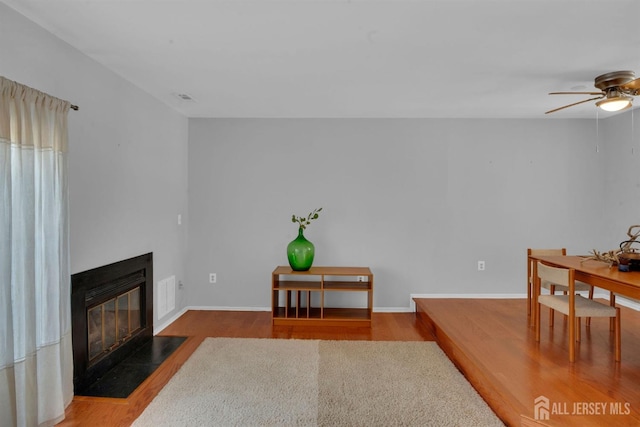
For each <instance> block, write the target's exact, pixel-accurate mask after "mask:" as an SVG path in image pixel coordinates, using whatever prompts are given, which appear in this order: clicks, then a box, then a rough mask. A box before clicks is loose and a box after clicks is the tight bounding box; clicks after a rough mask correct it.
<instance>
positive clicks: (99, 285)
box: [71, 253, 153, 394]
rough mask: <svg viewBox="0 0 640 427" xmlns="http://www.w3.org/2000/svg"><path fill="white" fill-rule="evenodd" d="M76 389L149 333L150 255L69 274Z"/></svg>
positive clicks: (133, 348) (128, 352) (78, 391)
mask: <svg viewBox="0 0 640 427" xmlns="http://www.w3.org/2000/svg"><path fill="white" fill-rule="evenodd" d="M71 317H72V333H73V367H74V378H73V382H74V389H75V392H76V394H81V393H82V391H83V390H84V389H86V388H87V387H89V386H91V384H93V383H94V382H95V381H96V380H97V379H98V378H100V377H101V376H102V375H104V374H105V373H106V372H107V371H109V370H110V369H111V368H113V367H114V366H116V365H117V364H118V363H120V362H121V361H123V360H124V359H125V358H127V357H128V356H129V355H131V354H132V353H133V352H135V351H136V350H137V349H139V348H140V347H142V346H144V345H145V344H146V343H148V342H149V341H150V340H151V339H152V337H153V254H152V253H148V254H145V255H141V256H138V257H134V258H130V259H127V260H124V261H119V262H116V263H113V264H109V265H105V266H103V267H98V268H95V269H92V270H88V271H85V272H82V273H77V274H74V275H72V276H71Z"/></svg>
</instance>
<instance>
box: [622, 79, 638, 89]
mask: <svg viewBox="0 0 640 427" xmlns="http://www.w3.org/2000/svg"><path fill="white" fill-rule="evenodd" d="M620 87H621V88H622V89H626V90H640V78H638V79H635V80H631V81H630V82H626V83H624V84H621V85H620Z"/></svg>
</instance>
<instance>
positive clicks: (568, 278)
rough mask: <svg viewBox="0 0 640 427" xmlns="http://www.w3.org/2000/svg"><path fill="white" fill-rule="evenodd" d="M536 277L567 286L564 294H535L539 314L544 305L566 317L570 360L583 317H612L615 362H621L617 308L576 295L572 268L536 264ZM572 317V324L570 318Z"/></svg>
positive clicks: (537, 329) (537, 328) (538, 323)
mask: <svg viewBox="0 0 640 427" xmlns="http://www.w3.org/2000/svg"><path fill="white" fill-rule="evenodd" d="M537 267H538V278H539V279H540V282H543V281H545V280H546V281H548V282H551V283H556V284H558V285H563V286H566V287H567V288H568V289H569V291H568V294H567V295H554V294H550V295H540V294H539V292H538V305H537V310H538V312H539V309H540V306H541V305H545V306H547V307H549V308H550V309H552V310H556V311H558V312H560V313H562V314H565V315H567V316H569V361H570V362H574V361H575V343H576V341H577V342H579V341H580V319H581V318H582V317H608V318H614V319H615V321H614V322H613V323H614V336H615V360H616V361H617V362H619V361H620V354H621V344H620V308H619V307H614V306H611V305H606V304H602V303H600V302H598V301H594V300H593V299H588V298H584V297H583V296H581V295H579V294H576V293H575V289H574V287H575V280H574V274H575V270H573V269H572V268H558V267H551V266H548V265H545V264H543V263H541V262H539V261H538V266H537ZM572 311H573V317H574V318H575V319H574V321H573V322H571V318H572ZM536 341H540V316H539V315H538V316H536Z"/></svg>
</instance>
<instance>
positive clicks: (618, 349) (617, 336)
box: [615, 307, 622, 362]
mask: <svg viewBox="0 0 640 427" xmlns="http://www.w3.org/2000/svg"><path fill="white" fill-rule="evenodd" d="M615 322H616V330H615V341H616V362H619V361H620V359H621V356H622V345H621V344H622V343H621V342H620V339H621V337H620V307H616V317H615Z"/></svg>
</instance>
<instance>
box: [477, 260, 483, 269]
mask: <svg viewBox="0 0 640 427" xmlns="http://www.w3.org/2000/svg"><path fill="white" fill-rule="evenodd" d="M478 271H484V261H478Z"/></svg>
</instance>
